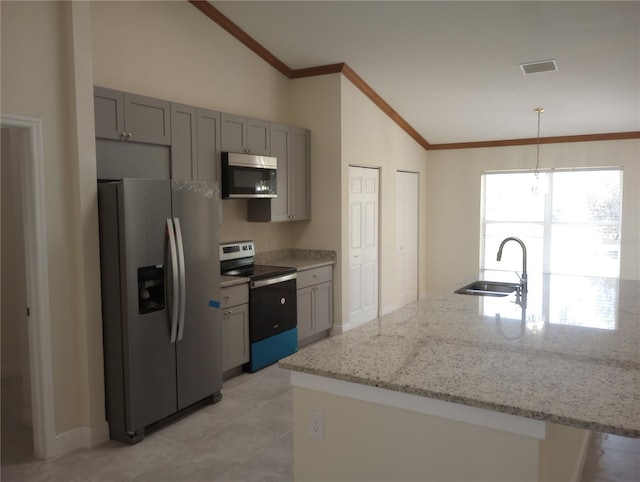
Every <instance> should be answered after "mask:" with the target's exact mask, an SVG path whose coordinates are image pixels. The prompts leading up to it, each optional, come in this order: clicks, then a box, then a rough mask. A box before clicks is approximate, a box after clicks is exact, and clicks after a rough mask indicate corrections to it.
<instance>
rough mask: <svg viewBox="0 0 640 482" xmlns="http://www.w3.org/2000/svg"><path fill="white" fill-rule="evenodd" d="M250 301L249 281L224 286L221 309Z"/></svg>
mask: <svg viewBox="0 0 640 482" xmlns="http://www.w3.org/2000/svg"><path fill="white" fill-rule="evenodd" d="M243 303H249V283H243V284H241V285H235V286H229V287H227V288H222V300H221V302H220V309H225V308H228V307H230V306H236V305H241V304H243Z"/></svg>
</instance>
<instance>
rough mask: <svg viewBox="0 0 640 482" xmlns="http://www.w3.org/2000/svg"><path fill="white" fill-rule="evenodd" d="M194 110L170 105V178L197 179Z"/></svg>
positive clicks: (184, 106)
mask: <svg viewBox="0 0 640 482" xmlns="http://www.w3.org/2000/svg"><path fill="white" fill-rule="evenodd" d="M196 122H197V121H196V108H195V107H191V106H188V105H182V104H174V103H171V177H172V178H173V179H184V180H191V179H197V174H198V173H197V171H196V169H197V151H196V149H197V144H196V142H197V129H196Z"/></svg>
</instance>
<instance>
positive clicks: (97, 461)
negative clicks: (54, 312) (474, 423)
mask: <svg viewBox="0 0 640 482" xmlns="http://www.w3.org/2000/svg"><path fill="white" fill-rule="evenodd" d="M5 381H6V379H3V382H2V383H3V385H2V452H1V454H2V466H1V472H0V479H1V480H2V482H14V481H15V482H58V481H60V482H62V481H64V482H75V481H77V482H143V481H144V482H146V481H154V482H155V481H158V482H162V481H166V482H205V481H206V482H212V481H220V482H223V481H227V482H228V481H247V482H251V481H256V482H258V481H259V482H281V481H291V480H293V435H292V428H293V420H292V412H293V410H292V392H291V387H290V377H289V373H288V372H287V371H285V370H281V369H279V368H277V367H276V366H272V367H269V368H266V369H264V370H261V371H260V372H257V373H254V374H242V375H240V376H238V377H236V378H233V379H231V380H229V381H228V382H225V384H224V386H223V389H222V392H223V398H222V401H220V402H219V403H217V404H215V405H211V406H209V407H206V408H204V409H202V410H200V411H198V412H196V413H194V414H192V415H191V416H189V417H187V418H185V419H183V420H181V421H179V422H177V423H175V424H173V425H169V426H168V427H165V428H164V429H162V430H160V431H158V432H156V433H154V434H151V435H149V436H148V437H147V438H146V439H145V440H144V441H143V442H142V443H139V444H137V445H133V446H128V445H125V444H122V443H120V442H115V441H109V442H106V443H104V444H102V445H100V446H99V447H96V448H94V449H91V450H88V449H80V450H76V451H75V452H72V453H70V454H67V455H64V456H61V457H58V458H55V459H52V460H48V461H38V460H34V459H33V448H32V444H31V431H30V429H29V428H27V427H25V426H23V425H21V424H20V423H18V422H17V417H16V416H15V411H16V410H17V408H18V403H17V397H16V396H15V394H16V393H19V386H18V387H17V389H16V387H6V385H5ZM18 383H19V380H18ZM638 481H640V439H630V438H625V437H616V436H613V435H608V434H598V433H594V434H593V437H592V439H591V444H590V447H589V453H588V455H587V460H586V463H585V467H584V471H583V474H582V479H581V482H638Z"/></svg>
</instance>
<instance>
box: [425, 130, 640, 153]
mask: <svg viewBox="0 0 640 482" xmlns="http://www.w3.org/2000/svg"><path fill="white" fill-rule="evenodd" d="M622 139H640V131H634V132H612V133H608V134H584V135H576V136H555V137H541V138H540V144H560V143H567V142H590V141H617V140H622ZM537 142H538V139H537V138H535V137H531V138H527V139H506V140H501V141H478V142H452V143H448V144H430V145H429V148H428V150H430V151H440V150H446V149H473V148H478V147H505V146H526V145H530V144H537Z"/></svg>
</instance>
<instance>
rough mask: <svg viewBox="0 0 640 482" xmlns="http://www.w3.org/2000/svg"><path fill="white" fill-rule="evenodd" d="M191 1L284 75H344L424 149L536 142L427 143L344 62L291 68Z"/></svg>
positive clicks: (634, 135) (585, 138)
mask: <svg viewBox="0 0 640 482" xmlns="http://www.w3.org/2000/svg"><path fill="white" fill-rule="evenodd" d="M188 1H189V3H190V4H191V5H193V6H194V7H196V8H197V9H198V10H200V11H201V12H202V13H203V14H204V15H206V16H207V17H209V19H211V20H213V21H214V22H215V23H217V24H218V25H219V26H220V27H222V28H223V29H224V30H226V31H227V32H228V33H230V34H231V35H232V36H233V37H235V38H236V39H237V40H238V41H240V42H241V43H242V44H244V45H245V46H246V47H247V48H249V49H250V50H251V51H253V52H254V53H255V54H256V55H258V56H259V57H261V58H262V59H263V60H264V61H265V62H267V63H268V64H270V65H271V66H272V67H273V68H275V69H276V70H277V71H278V72H280V73H281V74H282V75H284V76H285V77H287V78H288V79H302V78H306V77H315V76H318V75H327V74H337V73H340V74H342V75H344V76H345V78H347V79H348V80H349V81H350V82H351V83H352V84H353V85H354V86H355V87H356V88H358V89H359V90H360V91H361V92H362V93H363V94H364V95H366V96H367V97H368V98H369V99H370V100H371V101H372V102H373V103H374V104H375V105H376V106H377V107H378V108H379V109H380V110H382V112H384V113H385V114H387V116H389V118H391V120H393V121H394V122H395V123H396V124H398V126H400V128H402V129H403V130H404V131H405V132H406V133H407V134H409V136H410V137H411V138H412V139H414V140H415V141H416V142H417V143H418V144H420V145H421V146H422V147H423V148H424V149H425V150H427V151H436V150H445V149H472V148H479V147H505V146H525V145H529V144H536V143H537V139H536V138H527V139H507V140H496V141H478V142H452V143H446V144H430V143H429V142H428V141H427V140H426V139H425V138H424V137H422V136H421V135H420V134H419V133H418V131H416V130H415V129H414V128H413V127H412V126H411V125H410V124H409V123H408V122H407V121H406V120H405V119H404V118H403V117H402V116H401V115H400V114H398V113H397V112H396V111H395V110H394V109H393V108H392V107H391V106H390V105H389V104H388V103H387V102H386V101H385V100H384V99H383V98H382V97H380V95H379V94H378V93H377V92H376V91H375V90H373V88H372V87H371V86H370V85H369V84H367V83H366V82H365V81H364V79H363V78H362V77H360V76H359V75H358V74H357V73H356V72H355V71H354V70H353V69H352V68H351V67H349V66H348V65H347V64H346V63H338V64H330V65H320V66H317V67H308V68H305V69H297V70H293V69H291V68H290V67H289V66H288V65H286V64H285V63H284V62H282V61H281V60H280V59H278V58H277V57H276V56H275V55H273V54H272V53H271V52H269V51H268V50H267V49H266V48H264V47H263V46H262V45H261V44H260V43H258V41H256V40H255V39H254V38H253V37H251V36H250V35H249V34H248V33H246V32H245V31H244V30H242V29H241V28H240V27H239V26H238V25H236V24H235V23H234V22H232V21H231V19H229V18H228V17H227V16H225V15H224V14H223V13H222V12H221V11H220V10H218V9H217V8H216V7H214V6H213V5H212V4H211V3H209V2H208V1H204V0H188ZM620 139H640V132H638V131H636V132H615V133H611V134H586V135H575V136H556V137H543V138H540V143H541V144H554V143H565V142H589V141H612V140H620Z"/></svg>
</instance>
